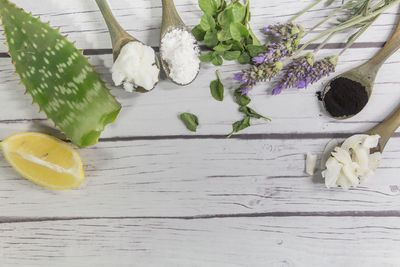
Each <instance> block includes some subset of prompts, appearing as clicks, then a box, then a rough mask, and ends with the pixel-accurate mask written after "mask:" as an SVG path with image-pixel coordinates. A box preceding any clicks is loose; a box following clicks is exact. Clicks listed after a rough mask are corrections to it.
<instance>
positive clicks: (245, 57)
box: [238, 52, 251, 64]
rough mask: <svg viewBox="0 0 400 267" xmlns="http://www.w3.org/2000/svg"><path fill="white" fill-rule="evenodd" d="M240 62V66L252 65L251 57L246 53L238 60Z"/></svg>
mask: <svg viewBox="0 0 400 267" xmlns="http://www.w3.org/2000/svg"><path fill="white" fill-rule="evenodd" d="M238 62H239V63H240V64H250V63H251V57H250V56H249V54H248V53H246V52H244V53H242V54H241V55H240V57H239V58H238Z"/></svg>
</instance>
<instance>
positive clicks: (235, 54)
mask: <svg viewBox="0 0 400 267" xmlns="http://www.w3.org/2000/svg"><path fill="white" fill-rule="evenodd" d="M222 57H223V58H224V59H226V60H235V59H238V58H239V57H240V51H225V52H224V54H223V56H222Z"/></svg>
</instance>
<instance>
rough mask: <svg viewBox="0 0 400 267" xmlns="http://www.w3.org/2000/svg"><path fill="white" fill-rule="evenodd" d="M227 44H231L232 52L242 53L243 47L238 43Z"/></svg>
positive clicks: (231, 41)
mask: <svg viewBox="0 0 400 267" xmlns="http://www.w3.org/2000/svg"><path fill="white" fill-rule="evenodd" d="M227 43H229V44H232V48H231V50H232V51H244V46H243V45H242V44H241V43H240V42H239V41H236V40H230V42H229V41H228V42H227Z"/></svg>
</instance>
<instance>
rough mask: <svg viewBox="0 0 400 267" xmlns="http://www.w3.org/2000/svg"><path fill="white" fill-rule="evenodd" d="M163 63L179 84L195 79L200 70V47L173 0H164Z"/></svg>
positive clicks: (188, 82)
mask: <svg viewBox="0 0 400 267" xmlns="http://www.w3.org/2000/svg"><path fill="white" fill-rule="evenodd" d="M162 6H163V17H162V26H161V36H160V40H161V41H160V57H161V64H162V66H163V68H164V71H165V73H166V74H167V77H168V78H169V79H170V80H171V81H172V82H174V83H176V84H178V85H188V84H190V83H191V82H193V81H194V79H195V78H196V77H197V74H198V73H199V70H200V60H199V53H200V49H199V46H198V44H197V42H196V39H195V38H194V36H193V35H192V33H191V31H190V29H189V28H188V27H186V25H185V24H184V23H183V21H182V19H181V18H180V17H179V14H178V12H177V11H176V8H175V5H174V2H173V0H162Z"/></svg>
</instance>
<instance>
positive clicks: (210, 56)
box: [199, 51, 214, 63]
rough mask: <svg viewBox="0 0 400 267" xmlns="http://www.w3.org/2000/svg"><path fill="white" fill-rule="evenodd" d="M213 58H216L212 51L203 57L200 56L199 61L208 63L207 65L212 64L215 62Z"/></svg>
mask: <svg viewBox="0 0 400 267" xmlns="http://www.w3.org/2000/svg"><path fill="white" fill-rule="evenodd" d="M213 58H214V52H212V51H210V52H207V53H204V54H202V55H201V56H199V59H200V60H201V61H202V62H206V63H208V62H211V61H212V60H213Z"/></svg>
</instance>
